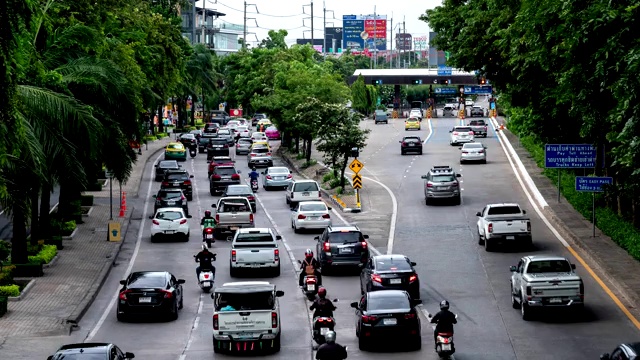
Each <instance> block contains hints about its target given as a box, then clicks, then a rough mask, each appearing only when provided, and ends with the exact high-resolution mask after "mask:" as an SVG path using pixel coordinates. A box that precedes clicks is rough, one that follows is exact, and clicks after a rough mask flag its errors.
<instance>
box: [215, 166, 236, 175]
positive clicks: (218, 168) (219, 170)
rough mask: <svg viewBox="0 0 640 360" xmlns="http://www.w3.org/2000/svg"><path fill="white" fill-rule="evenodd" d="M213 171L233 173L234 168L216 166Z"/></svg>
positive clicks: (222, 173) (219, 173)
mask: <svg viewBox="0 0 640 360" xmlns="http://www.w3.org/2000/svg"><path fill="white" fill-rule="evenodd" d="M214 173H215V174H217V175H233V174H235V173H236V169H235V168H232V167H217V168H216V169H215V171H214Z"/></svg>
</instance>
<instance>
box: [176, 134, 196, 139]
mask: <svg viewBox="0 0 640 360" xmlns="http://www.w3.org/2000/svg"><path fill="white" fill-rule="evenodd" d="M180 138H181V139H189V140H193V139H195V138H196V137H195V135H193V134H183V135H182V136H180Z"/></svg>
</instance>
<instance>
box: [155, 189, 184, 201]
mask: <svg viewBox="0 0 640 360" xmlns="http://www.w3.org/2000/svg"><path fill="white" fill-rule="evenodd" d="M181 197H182V192H181V191H159V192H158V196H157V198H159V199H179V198H181Z"/></svg>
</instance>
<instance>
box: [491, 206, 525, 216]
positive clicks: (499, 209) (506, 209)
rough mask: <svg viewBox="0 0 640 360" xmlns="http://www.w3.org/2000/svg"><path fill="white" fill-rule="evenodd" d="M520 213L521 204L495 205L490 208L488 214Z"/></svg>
mask: <svg viewBox="0 0 640 360" xmlns="http://www.w3.org/2000/svg"><path fill="white" fill-rule="evenodd" d="M516 214H517V215H519V214H520V207H519V206H495V207H491V208H489V212H488V213H487V215H516Z"/></svg>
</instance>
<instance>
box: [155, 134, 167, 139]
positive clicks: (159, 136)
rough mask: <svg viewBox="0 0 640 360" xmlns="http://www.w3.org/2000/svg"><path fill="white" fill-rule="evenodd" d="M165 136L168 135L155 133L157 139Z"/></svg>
mask: <svg viewBox="0 0 640 360" xmlns="http://www.w3.org/2000/svg"><path fill="white" fill-rule="evenodd" d="M167 136H169V135H168V134H167V133H157V134H156V138H158V140H160V139H162V138H166V137H167Z"/></svg>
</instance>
